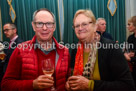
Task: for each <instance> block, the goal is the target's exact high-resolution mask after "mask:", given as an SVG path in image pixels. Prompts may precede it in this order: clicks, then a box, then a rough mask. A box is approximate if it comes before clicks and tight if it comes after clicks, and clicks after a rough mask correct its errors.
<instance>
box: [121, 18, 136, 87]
mask: <svg viewBox="0 0 136 91" xmlns="http://www.w3.org/2000/svg"><path fill="white" fill-rule="evenodd" d="M127 28H128V30H129V32H133V34H131V35H130V36H129V37H128V40H127V42H128V44H133V48H128V50H126V52H125V53H124V55H125V57H126V59H127V60H128V63H129V65H130V68H131V66H132V76H133V79H134V81H135V87H136V16H133V17H131V18H130V19H129V20H128V25H127ZM130 63H131V64H130Z"/></svg>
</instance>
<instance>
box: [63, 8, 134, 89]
mask: <svg viewBox="0 0 136 91" xmlns="http://www.w3.org/2000/svg"><path fill="white" fill-rule="evenodd" d="M95 23H96V19H95V16H94V15H93V13H92V11H90V10H78V11H77V12H76V14H75V16H74V19H73V24H74V26H73V27H74V29H75V33H76V36H77V38H78V39H79V42H78V47H77V49H73V50H72V56H71V58H72V61H71V64H73V63H75V64H74V71H73V75H72V76H71V77H69V78H68V81H67V83H66V88H67V90H69V91H70V90H72V91H134V82H133V79H132V77H131V73H130V71H129V68H128V65H127V62H126V60H125V57H124V55H123V53H122V51H121V50H120V49H115V48H109V47H107V48H106V47H105V45H107V46H108V45H109V44H112V45H114V43H113V42H112V41H111V40H108V39H105V38H103V37H101V38H100V35H98V34H97V33H96V28H97V27H96V26H95Z"/></svg>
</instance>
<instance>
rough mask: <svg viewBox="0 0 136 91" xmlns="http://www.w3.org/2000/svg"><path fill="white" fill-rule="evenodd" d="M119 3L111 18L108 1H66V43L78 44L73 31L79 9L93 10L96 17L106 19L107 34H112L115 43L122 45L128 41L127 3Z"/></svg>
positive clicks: (120, 1) (122, 1)
mask: <svg viewBox="0 0 136 91" xmlns="http://www.w3.org/2000/svg"><path fill="white" fill-rule="evenodd" d="M116 1H117V11H116V13H115V15H114V16H111V14H110V12H109V11H108V8H107V3H108V0H64V14H65V15H64V16H65V25H64V26H65V27H64V36H65V37H64V42H65V43H72V42H77V41H78V40H77V38H76V36H75V33H74V30H73V29H72V25H73V17H74V14H75V12H76V11H77V10H79V9H91V10H92V11H93V13H94V15H95V17H96V19H97V18H99V17H102V18H105V19H106V22H107V29H106V32H108V33H110V34H111V35H112V37H113V38H114V41H116V40H118V41H119V43H122V42H124V41H125V39H126V25H125V24H126V22H125V1H124V0H116Z"/></svg>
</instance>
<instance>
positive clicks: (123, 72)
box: [94, 49, 134, 91]
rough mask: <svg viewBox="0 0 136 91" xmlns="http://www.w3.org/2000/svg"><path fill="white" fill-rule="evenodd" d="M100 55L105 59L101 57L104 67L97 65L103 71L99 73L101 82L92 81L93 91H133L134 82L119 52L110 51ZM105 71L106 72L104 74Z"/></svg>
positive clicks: (115, 50) (117, 50) (116, 50)
mask: <svg viewBox="0 0 136 91" xmlns="http://www.w3.org/2000/svg"><path fill="white" fill-rule="evenodd" d="M102 54H103V55H105V56H106V57H107V58H104V56H103V57H102V61H103V63H104V65H103V66H102V65H101V64H99V66H100V65H101V66H102V67H103V68H104V69H103V73H101V72H100V73H101V74H100V75H101V77H102V78H101V80H94V81H95V82H94V91H134V82H133V79H132V76H131V73H130V71H129V67H128V64H127V61H126V60H125V57H124V55H123V53H122V52H121V50H119V49H111V50H109V51H108V52H107V53H106V52H105V51H103V53H102ZM104 66H107V67H104ZM100 70H101V69H100ZM106 70H108V71H107V72H105V71H106ZM104 73H106V75H108V76H106V75H105V74H104ZM105 76H106V77H105ZM104 77H105V78H104Z"/></svg>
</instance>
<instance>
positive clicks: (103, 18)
mask: <svg viewBox="0 0 136 91" xmlns="http://www.w3.org/2000/svg"><path fill="white" fill-rule="evenodd" d="M100 20H104V21H106V20H105V19H104V18H98V19H97V20H96V24H98V22H99V21H100Z"/></svg>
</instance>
